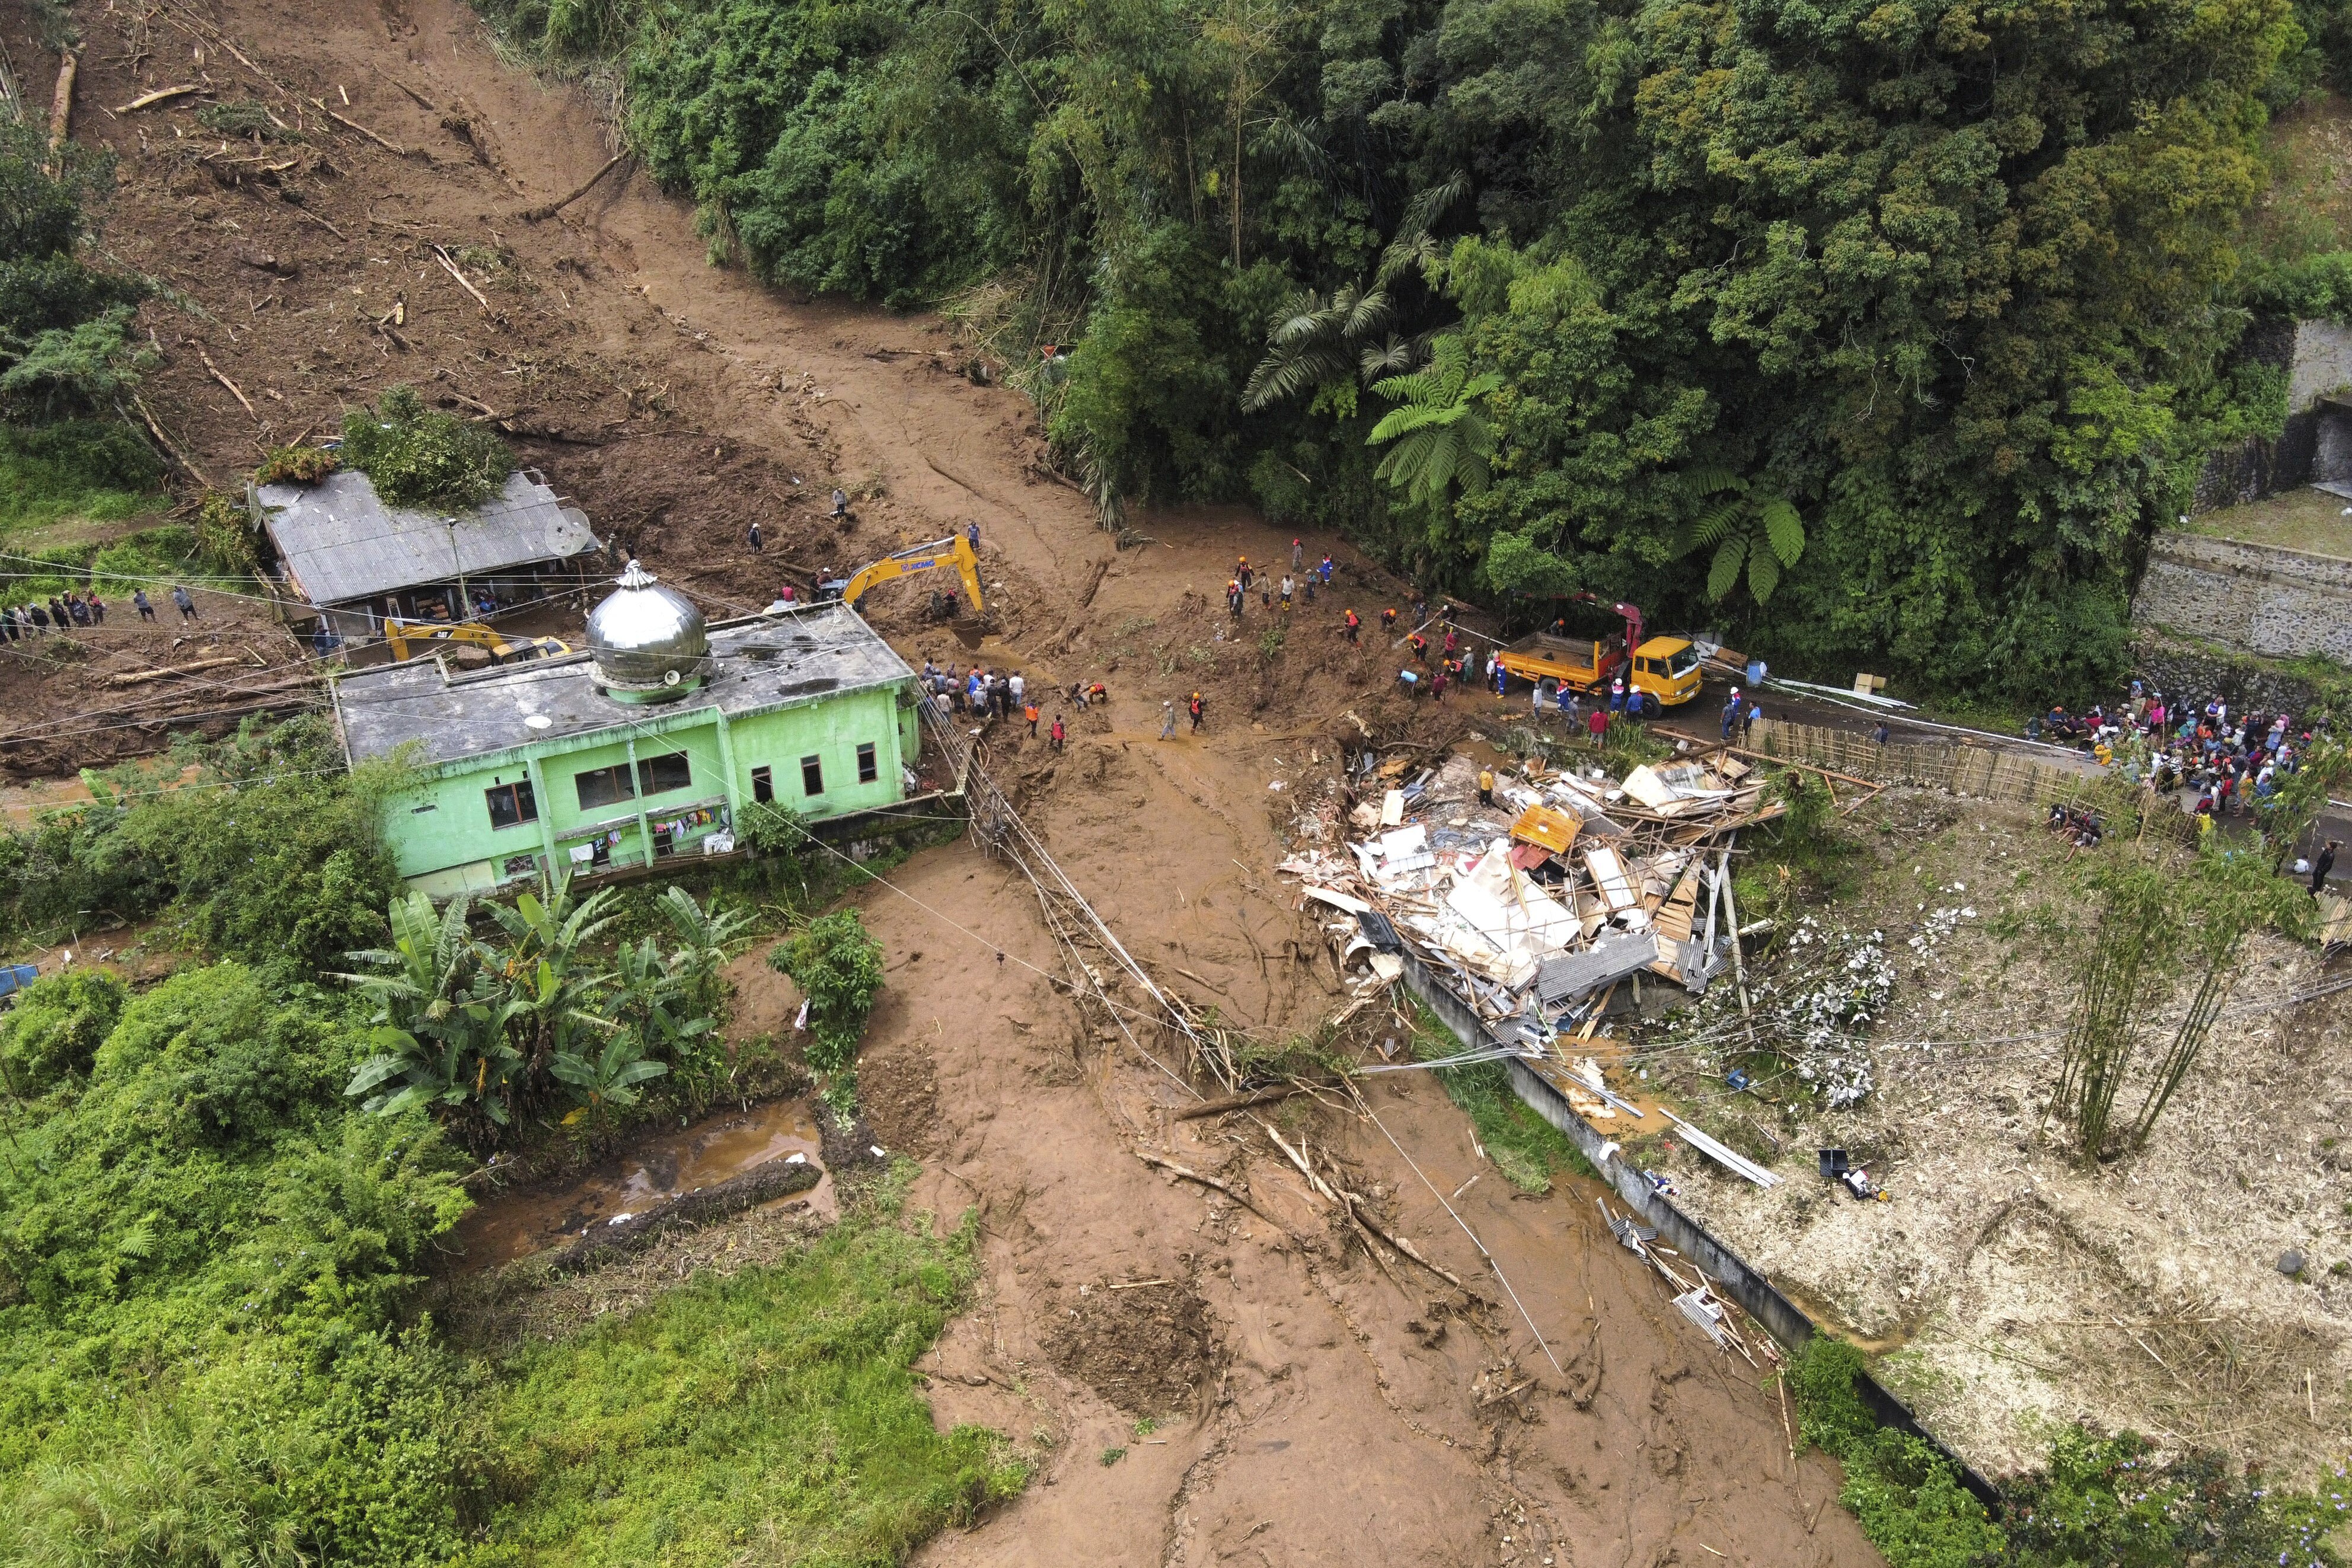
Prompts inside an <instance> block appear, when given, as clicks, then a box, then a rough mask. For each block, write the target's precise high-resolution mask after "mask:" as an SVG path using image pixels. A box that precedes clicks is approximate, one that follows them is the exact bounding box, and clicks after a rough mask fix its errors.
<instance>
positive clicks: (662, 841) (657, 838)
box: [654, 822, 677, 860]
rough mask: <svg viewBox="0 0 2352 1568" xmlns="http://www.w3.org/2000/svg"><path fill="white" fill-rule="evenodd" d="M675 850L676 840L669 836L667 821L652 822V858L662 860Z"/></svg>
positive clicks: (674, 852)
mask: <svg viewBox="0 0 2352 1568" xmlns="http://www.w3.org/2000/svg"><path fill="white" fill-rule="evenodd" d="M676 853H677V839H676V838H674V837H672V836H671V834H670V831H669V824H668V823H667V822H656V823H655V824H654V859H656V860H662V859H665V858H666V857H667V856H670V855H674V854H676Z"/></svg>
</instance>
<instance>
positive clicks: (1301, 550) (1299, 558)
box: [1290, 539, 1307, 571]
mask: <svg viewBox="0 0 2352 1568" xmlns="http://www.w3.org/2000/svg"><path fill="white" fill-rule="evenodd" d="M1306 564H1307V546H1306V545H1305V544H1304V543H1302V542H1300V541H1299V540H1297V539H1293V540H1291V541H1290V570H1293V571H1297V570H1298V569H1299V568H1300V567H1302V566H1305V565H1306Z"/></svg>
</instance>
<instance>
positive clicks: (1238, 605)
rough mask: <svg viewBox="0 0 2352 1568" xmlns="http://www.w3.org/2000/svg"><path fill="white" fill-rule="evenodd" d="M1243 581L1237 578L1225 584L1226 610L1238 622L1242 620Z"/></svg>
mask: <svg viewBox="0 0 2352 1568" xmlns="http://www.w3.org/2000/svg"><path fill="white" fill-rule="evenodd" d="M1242 599H1243V594H1242V580H1241V579H1240V578H1238V577H1236V578H1234V580H1231V581H1230V582H1228V583H1226V584H1225V608H1226V609H1227V610H1228V611H1230V612H1233V617H1234V620H1236V621H1238V620H1240V619H1241V618H1242Z"/></svg>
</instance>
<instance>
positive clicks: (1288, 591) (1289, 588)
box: [1282, 577, 1298, 614]
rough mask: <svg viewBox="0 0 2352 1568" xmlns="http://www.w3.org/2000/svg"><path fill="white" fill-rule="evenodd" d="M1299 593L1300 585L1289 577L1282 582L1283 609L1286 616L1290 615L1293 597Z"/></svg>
mask: <svg viewBox="0 0 2352 1568" xmlns="http://www.w3.org/2000/svg"><path fill="white" fill-rule="evenodd" d="M1297 591H1298V585H1297V583H1296V582H1294V581H1292V580H1290V579H1289V578H1287V577H1286V578H1284V579H1283V580H1282V608H1283V612H1284V613H1285V614H1287V613H1289V611H1290V599H1291V595H1293V594H1294V593H1296V592H1297Z"/></svg>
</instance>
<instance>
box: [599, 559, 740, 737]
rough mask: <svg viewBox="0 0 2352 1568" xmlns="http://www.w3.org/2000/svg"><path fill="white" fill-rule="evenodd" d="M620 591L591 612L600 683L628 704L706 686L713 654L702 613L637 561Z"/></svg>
mask: <svg viewBox="0 0 2352 1568" xmlns="http://www.w3.org/2000/svg"><path fill="white" fill-rule="evenodd" d="M619 584H620V586H619V590H618V591H616V592H614V594H613V595H612V596H611V597H609V598H607V599H606V600H605V601H604V602H603V603H602V604H599V605H598V606H596V608H595V609H593V610H592V611H590V612H588V652H589V653H590V655H591V656H592V657H593V659H594V660H595V664H596V682H597V684H598V685H602V686H604V688H605V689H606V690H607V691H608V692H609V693H610V694H611V695H613V696H614V697H617V698H619V699H621V700H622V701H624V702H647V701H657V700H659V699H661V698H663V697H667V696H682V695H685V694H686V693H687V692H689V691H691V690H693V689H694V688H695V687H696V686H697V685H699V684H700V682H701V675H702V671H703V667H704V665H705V664H706V663H707V662H708V660H709V655H710V632H709V627H708V626H707V625H706V624H705V623H704V622H703V619H702V612H701V611H699V610H698V609H696V608H695V606H694V601H692V600H690V599H688V598H687V596H686V595H685V594H683V593H680V592H679V591H677V589H675V588H670V587H667V586H665V585H664V584H663V583H662V582H661V581H660V580H659V579H657V578H656V577H655V576H654V574H653V573H652V572H650V571H647V570H646V569H645V567H644V566H643V565H641V564H639V563H638V562H636V561H634V560H633V561H631V562H629V564H628V566H627V568H626V569H625V570H623V571H622V573H621V575H620V578H619Z"/></svg>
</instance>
